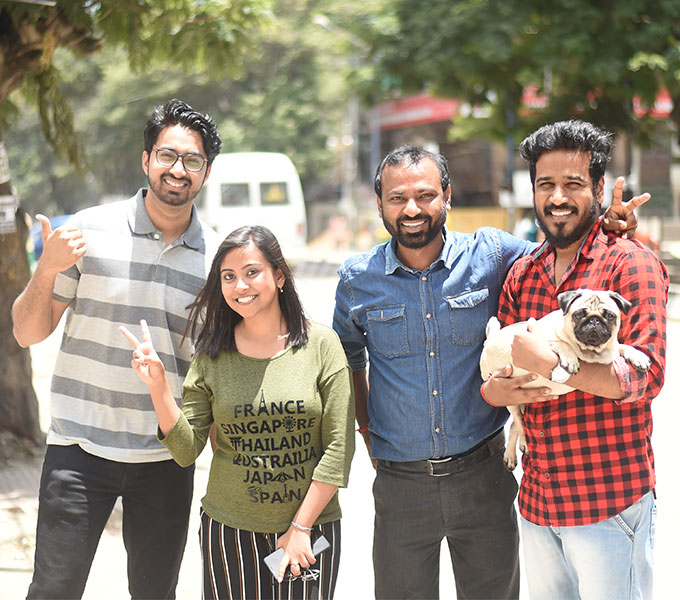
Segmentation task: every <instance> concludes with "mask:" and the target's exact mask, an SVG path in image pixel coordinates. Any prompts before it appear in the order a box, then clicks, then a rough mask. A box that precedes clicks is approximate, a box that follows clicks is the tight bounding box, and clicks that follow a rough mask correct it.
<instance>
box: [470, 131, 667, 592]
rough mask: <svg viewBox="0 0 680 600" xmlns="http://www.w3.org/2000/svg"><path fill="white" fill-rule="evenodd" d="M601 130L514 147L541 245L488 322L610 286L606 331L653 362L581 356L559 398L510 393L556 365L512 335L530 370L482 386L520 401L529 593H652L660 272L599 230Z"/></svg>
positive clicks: (555, 134) (656, 264)
mask: <svg viewBox="0 0 680 600" xmlns="http://www.w3.org/2000/svg"><path fill="white" fill-rule="evenodd" d="M611 137H612V136H611V134H609V133H607V132H605V131H602V130H601V129H598V128H596V127H594V126H593V125H591V124H590V123H585V122H583V121H575V120H572V121H563V122H559V123H554V124H552V125H546V126H544V127H542V128H540V129H539V130H538V131H536V132H534V133H533V134H532V135H530V136H529V137H527V138H526V139H525V140H524V141H523V142H522V144H521V145H520V154H521V155H522V156H523V158H525V159H527V160H528V161H529V172H530V176H531V181H532V185H533V189H534V208H535V211H536V217H537V219H538V222H539V224H540V227H541V229H542V231H543V232H544V234H545V237H546V241H545V243H544V244H542V245H541V246H540V247H539V248H537V249H536V250H534V251H533V252H532V253H531V254H530V255H527V256H525V257H523V258H521V259H519V260H518V261H517V262H516V263H515V264H514V265H513V267H512V268H511V270H510V272H509V274H508V276H507V279H506V281H505V285H504V287H503V292H502V293H501V298H500V303H499V311H498V316H499V319H500V321H501V323H502V324H503V325H508V324H510V323H514V322H517V321H525V320H528V319H529V318H530V317H535V318H540V317H542V316H544V315H546V314H547V313H549V312H551V311H553V310H556V309H558V308H559V306H558V303H557V296H558V294H560V293H561V292H564V291H567V290H574V289H579V288H585V287H588V288H591V289H597V290H613V291H616V292H618V293H619V294H621V295H622V296H623V297H624V298H626V299H627V300H629V301H630V302H631V303H632V308H631V309H630V311H629V312H628V314H627V315H622V321H623V322H622V326H621V330H620V331H619V336H618V337H619V339H620V340H622V341H624V342H625V343H628V344H631V345H633V346H635V347H637V348H638V349H640V350H642V351H643V352H645V353H646V354H647V355H648V356H649V358H650V359H651V363H652V364H651V368H650V369H649V371H648V372H640V371H637V370H636V369H635V368H634V367H632V366H631V365H629V364H628V363H627V362H626V361H625V360H624V359H623V358H621V357H618V358H616V359H615V360H614V362H613V363H612V364H611V365H602V364H587V363H581V367H580V370H579V372H578V373H577V374H576V375H572V376H571V377H569V379H568V380H567V381H566V383H568V384H569V385H571V386H573V387H574V388H576V390H575V391H573V392H570V393H567V394H564V395H562V396H552V395H550V390H549V389H548V388H539V389H534V390H525V389H521V388H520V387H519V386H521V385H523V384H525V383H527V382H528V381H529V380H531V379H534V378H535V377H536V375H535V374H536V373H538V374H541V375H543V376H546V377H548V378H551V375H553V369H554V368H555V367H556V366H557V364H558V359H557V355H556V354H555V353H554V352H553V351H552V349H551V348H550V345H549V344H548V343H547V342H545V341H543V340H541V339H540V338H539V337H538V336H536V335H534V334H533V333H532V332H531V331H530V330H529V331H527V332H523V333H521V334H518V335H516V336H515V340H514V342H513V347H512V357H513V363H514V364H515V365H516V366H517V367H522V368H524V369H527V370H529V371H532V373H530V374H529V375H525V376H522V377H517V378H514V379H511V378H509V377H508V376H509V375H510V374H511V372H512V370H511V367H510V366H508V367H506V369H504V370H503V371H501V372H497V373H496V374H495V375H494V376H493V377H492V378H491V379H490V380H489V382H487V383H486V384H484V386H483V394H484V396H485V397H486V399H487V401H488V402H489V403H490V404H493V405H497V406H498V405H505V406H508V405H514V404H525V405H526V412H525V414H524V429H525V433H526V437H527V444H528V451H527V453H526V454H525V456H524V459H523V469H524V474H523V477H522V484H521V488H520V493H519V507H520V513H521V516H522V518H521V522H522V534H523V544H524V551H525V558H526V568H527V578H528V583H529V591H530V594H531V597H532V599H533V600H536V599H538V598H546V599H553V598H589V599H590V598H597V599H604V598H611V599H618V598H651V596H652V556H651V554H652V543H653V539H652V537H653V530H654V514H655V503H654V485H655V475H654V455H653V452H652V446H651V435H652V410H651V408H652V407H651V404H652V399H653V398H654V397H655V396H656V395H657V394H658V393H659V391H660V390H661V387H662V385H663V381H664V368H665V358H666V301H667V297H668V275H667V273H666V269H665V267H664V265H663V263H661V261H659V259H658V258H657V257H656V256H655V255H654V254H653V253H652V252H651V251H650V250H648V249H647V248H646V247H644V246H643V245H642V244H640V243H639V242H637V241H635V240H631V239H625V238H622V237H618V236H615V235H609V234H607V233H605V232H604V231H603V230H602V226H601V221H600V219H599V218H598V217H599V213H600V204H601V202H602V197H603V188H604V179H603V176H604V171H605V165H606V163H607V160H608V159H609V155H610V152H611V148H612V140H611ZM617 185H619V186H620V185H621V182H620V181H619V182H617ZM555 377H556V374H555Z"/></svg>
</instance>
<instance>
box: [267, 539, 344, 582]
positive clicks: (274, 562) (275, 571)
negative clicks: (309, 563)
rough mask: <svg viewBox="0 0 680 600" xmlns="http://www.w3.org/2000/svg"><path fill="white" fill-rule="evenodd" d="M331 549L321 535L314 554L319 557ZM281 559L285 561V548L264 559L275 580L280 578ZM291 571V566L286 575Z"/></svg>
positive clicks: (314, 546) (315, 541) (314, 548)
mask: <svg viewBox="0 0 680 600" xmlns="http://www.w3.org/2000/svg"><path fill="white" fill-rule="evenodd" d="M330 547H331V545H330V543H329V542H328V540H327V539H326V538H325V537H324V536H323V535H320V536H319V537H318V538H316V540H314V543H313V544H312V554H313V555H314V556H317V555H319V554H321V553H322V552H323V551H324V550H328V549H329V548H330ZM281 559H283V548H278V549H277V550H275V551H274V552H272V553H271V554H269V555H267V556H265V557H264V562H265V564H266V565H267V567H269V570H270V571H271V572H272V575H273V576H274V579H277V578H278V576H279V566H280V565H281ZM289 569H290V566H288V567H286V573H289Z"/></svg>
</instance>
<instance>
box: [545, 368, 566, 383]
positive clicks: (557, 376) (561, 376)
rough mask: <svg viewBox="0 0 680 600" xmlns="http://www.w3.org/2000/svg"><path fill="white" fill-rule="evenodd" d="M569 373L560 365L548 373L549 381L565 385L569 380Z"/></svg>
mask: <svg viewBox="0 0 680 600" xmlns="http://www.w3.org/2000/svg"><path fill="white" fill-rule="evenodd" d="M569 377H570V375H569V371H567V370H566V369H565V368H564V367H563V366H562V365H561V364H560V363H557V366H556V367H555V368H554V369H553V370H552V371H551V372H550V381H554V382H555V383H565V382H566V381H567V379H569Z"/></svg>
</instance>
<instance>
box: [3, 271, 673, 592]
mask: <svg viewBox="0 0 680 600" xmlns="http://www.w3.org/2000/svg"><path fill="white" fill-rule="evenodd" d="M298 287H299V289H300V293H301V295H302V298H303V302H304V304H305V307H306V308H307V310H308V313H309V314H310V316H311V317H312V318H313V319H314V320H316V321H319V322H322V323H326V324H330V320H331V315H332V308H333V293H334V289H335V279H334V278H333V277H320V278H319V277H317V278H304V277H302V278H300V279H299V280H298ZM678 312H680V311H678ZM668 338H669V341H668V369H667V374H666V386H665V388H664V390H663V391H662V393H661V395H660V396H659V398H657V399H656V400H655V402H654V422H655V432H654V448H655V451H656V462H657V475H658V481H659V483H658V488H657V489H658V502H657V505H658V520H657V528H656V550H655V557H656V558H655V559H656V593H655V598H656V600H666V599H667V598H677V597H678V592H677V579H676V572H677V566H676V560H675V556H676V554H675V553H676V552H677V546H678V540H679V539H680V519H679V518H678V516H677V507H678V506H680V483H678V478H677V475H676V474H677V472H678V466H677V464H676V460H677V451H676V444H675V441H676V439H677V436H678V430H677V429H678V423H680V404H679V403H678V401H677V397H678V395H679V393H680V320H674V321H671V322H670V323H669V327H668ZM59 339H60V333H59V332H55V334H54V335H53V336H51V337H50V338H49V339H48V340H46V341H44V342H43V343H41V344H38V345H36V346H35V347H34V348H33V349H32V354H33V365H34V374H35V380H34V385H35V387H36V391H37V393H38V395H39V397H40V399H41V400H42V402H41V411H42V416H41V417H42V421H43V424H44V426H46V424H47V423H48V421H49V414H48V403H47V401H46V400H47V397H48V394H47V392H48V391H49V377H50V374H51V372H52V365H53V362H54V357H55V355H56V351H57V348H58V345H59ZM209 461H210V456H209V453H208V452H204V454H203V455H202V456H201V457H200V458H199V460H198V462H197V471H196V483H195V486H196V494H195V499H194V502H195V505H196V506H195V507H194V510H193V511H192V522H191V524H190V537H189V542H188V544H187V549H186V554H185V559H184V562H183V566H182V571H181V574H180V581H179V586H178V590H177V592H178V595H177V597H178V599H179V600H190V599H194V598H200V572H201V563H200V553H199V548H198V534H197V532H198V522H197V516H198V503H199V501H200V498H201V496H202V494H203V491H204V490H205V485H206V481H207V476H208V467H209ZM38 463H39V461H36V463H35V464H33V465H29V466H25V465H24V466H23V467H22V468H17V469H8V470H5V471H4V472H3V473H0V484H2V485H0V532H2V533H1V534H0V598H2V599H3V600H14V599H19V598H24V597H25V592H26V589H27V587H28V583H29V582H30V574H31V565H32V562H31V560H32V548H33V540H34V531H33V528H34V526H35V510H36V504H37V503H36V501H35V490H37V483H38V477H39V471H38V466H37V464H38ZM372 481H373V470H372V467H371V466H370V462H369V460H368V456H367V453H366V450H365V448H364V446H363V442H362V440H361V438H360V437H359V436H357V453H356V455H355V459H354V462H353V465H352V473H351V476H350V485H349V488H348V489H346V490H341V492H340V493H341V496H340V499H341V504H342V508H343V513H344V518H343V523H342V527H343V547H342V563H341V569H340V575H339V580H338V588H337V598H338V599H339V600H345V599H352V600H363V599H366V598H371V597H372V585H373V574H372V569H371V543H372V530H373V501H372V496H371V484H372ZM441 591H442V593H441V596H442V598H452V597H454V596H455V592H454V587H453V577H452V574H451V567H450V563H449V560H448V555H447V554H446V553H442V575H441ZM126 597H129V595H128V594H127V590H126V575H125V552H124V548H123V542H122V539H121V536H120V510H119V508H118V509H117V510H116V511H115V512H114V514H113V516H112V518H111V520H110V522H109V524H108V526H107V529H106V532H105V534H104V536H103V537H102V540H101V543H100V546H99V549H98V551H97V555H96V557H95V560H94V564H93V567H92V572H91V575H90V578H89V581H88V585H87V588H86V590H85V595H84V598H85V599H86V600H88V599H89V600H107V599H122V598H126ZM527 597H528V596H527V594H526V592H525V591H523V593H522V598H523V599H524V598H527Z"/></svg>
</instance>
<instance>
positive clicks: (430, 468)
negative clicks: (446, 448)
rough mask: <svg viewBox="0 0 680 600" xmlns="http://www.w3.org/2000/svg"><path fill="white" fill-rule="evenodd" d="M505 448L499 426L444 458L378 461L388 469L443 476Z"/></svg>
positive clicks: (503, 436) (469, 465) (502, 432)
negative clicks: (465, 448)
mask: <svg viewBox="0 0 680 600" xmlns="http://www.w3.org/2000/svg"><path fill="white" fill-rule="evenodd" d="M504 449H505V431H504V430H503V429H502V428H501V429H499V430H498V431H497V432H496V433H494V434H492V435H490V436H489V437H488V438H486V439H485V440H483V441H481V442H480V443H479V444H477V445H476V446H474V447H472V448H470V449H469V450H466V451H465V452H461V453H460V454H454V455H453V456H446V457H444V458H430V459H427V460H413V461H409V462H397V461H394V460H382V459H379V460H378V463H379V464H380V465H382V466H384V467H387V468H388V469H394V470H395V471H403V472H407V473H424V474H425V475H430V476H432V477H445V476H446V475H451V474H452V473H458V472H460V471H463V470H465V469H467V468H469V467H471V466H473V465H476V464H478V463H480V462H482V461H484V460H486V459H487V458H489V457H491V456H493V455H494V454H496V453H498V452H501V451H503V450H504Z"/></svg>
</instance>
